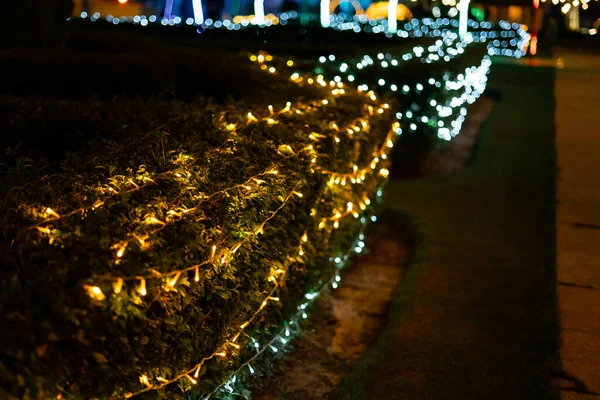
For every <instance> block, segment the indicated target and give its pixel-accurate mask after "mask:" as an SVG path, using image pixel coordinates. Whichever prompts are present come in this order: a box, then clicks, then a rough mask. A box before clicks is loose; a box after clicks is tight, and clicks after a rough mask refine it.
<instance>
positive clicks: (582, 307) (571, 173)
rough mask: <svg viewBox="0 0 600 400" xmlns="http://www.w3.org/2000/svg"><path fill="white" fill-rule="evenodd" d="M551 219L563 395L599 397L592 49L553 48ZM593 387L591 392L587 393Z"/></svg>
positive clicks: (599, 232) (598, 200) (597, 130)
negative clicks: (554, 236) (554, 227)
mask: <svg viewBox="0 0 600 400" xmlns="http://www.w3.org/2000/svg"><path fill="white" fill-rule="evenodd" d="M555 56H556V57H557V58H559V59H561V60H562V61H561V62H560V63H559V65H560V64H562V65H563V68H562V69H559V70H558V71H557V74H556V86H555V93H556V131H557V133H556V145H557V153H558V167H559V169H560V171H559V176H558V179H557V200H558V204H557V207H556V223H557V252H558V254H557V279H558V286H557V292H558V300H559V302H558V307H559V312H560V326H561V331H560V337H561V341H562V347H561V351H560V353H561V360H562V369H563V371H564V372H565V376H564V379H562V380H559V381H557V383H558V384H559V386H560V387H561V388H562V389H563V390H561V398H562V399H565V400H588V399H600V54H597V55H595V56H593V55H589V54H588V55H586V54H584V53H574V52H565V51H564V50H562V51H561V50H559V51H558V52H557V53H556V54H555ZM594 394H595V395H594Z"/></svg>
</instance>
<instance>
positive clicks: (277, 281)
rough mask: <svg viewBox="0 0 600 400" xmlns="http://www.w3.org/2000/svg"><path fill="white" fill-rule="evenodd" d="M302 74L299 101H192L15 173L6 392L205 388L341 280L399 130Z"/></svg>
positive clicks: (270, 65)
mask: <svg viewBox="0 0 600 400" xmlns="http://www.w3.org/2000/svg"><path fill="white" fill-rule="evenodd" d="M252 60H254V61H255V62H256V63H255V64H254V65H256V66H258V65H261V68H262V69H264V70H265V71H264V73H265V74H271V76H277V75H279V74H280V71H281V73H282V75H281V77H282V78H285V79H287V78H288V77H289V76H290V75H291V74H292V72H291V71H289V68H288V67H287V65H291V64H293V61H289V64H288V62H286V60H281V61H278V62H276V60H273V59H272V57H271V56H270V55H267V54H260V55H254V56H253V57H252ZM292 80H293V81H295V82H296V83H297V85H298V86H299V87H300V88H302V91H303V92H302V96H303V97H304V99H302V97H300V96H298V95H296V97H295V98H290V99H289V101H278V102H273V104H272V105H269V106H268V107H265V105H264V104H261V103H264V102H265V100H267V99H262V101H257V102H256V104H247V103H243V102H239V101H238V102H226V103H223V104H215V103H212V102H210V101H206V100H204V101H203V100H198V101H197V102H196V103H193V104H187V105H181V107H180V108H179V109H178V111H177V116H176V117H175V118H174V119H173V120H167V121H162V122H163V123H162V126H161V127H158V126H156V127H155V128H154V129H149V130H147V131H145V132H144V131H142V132H140V131H136V130H128V129H127V128H125V129H122V130H121V131H120V133H121V135H119V134H117V135H113V136H112V137H108V138H106V137H100V138H92V139H90V140H89V141H88V142H85V145H84V146H82V147H80V148H79V150H78V153H67V155H66V158H65V159H64V160H63V161H62V163H61V164H60V166H59V167H57V166H52V163H46V162H44V160H43V159H40V160H34V159H31V158H24V159H23V158H21V159H19V160H18V162H16V163H15V166H12V167H8V168H5V169H4V170H3V172H2V176H1V181H2V184H1V185H2V190H3V193H5V196H4V197H3V198H2V199H1V201H2V207H1V208H0V210H1V211H0V226H2V228H1V232H2V241H1V242H0V257H1V258H2V260H3V265H4V267H3V269H2V271H1V277H2V282H3V285H2V289H1V292H0V293H1V294H0V296H1V297H0V307H1V308H0V311H1V312H0V324H1V325H2V326H3V327H10V328H9V329H3V330H2V333H1V334H0V335H1V336H0V337H1V339H2V340H1V344H0V376H1V377H2V390H3V391H4V392H3V396H7V397H10V396H13V397H20V398H50V397H56V396H59V397H60V398H127V397H131V396H133V395H141V396H140V397H144V396H145V397H144V398H146V397H148V398H182V397H183V396H184V395H186V396H187V394H189V393H191V394H192V395H198V396H199V395H202V396H205V395H206V394H208V393H211V392H213V391H215V390H218V389H219V387H220V386H221V385H222V383H223V382H227V381H229V382H231V381H230V380H231V374H232V372H233V371H236V370H237V369H239V367H240V365H243V363H244V362H245V361H247V360H248V359H249V358H250V357H255V355H256V350H254V349H255V344H258V343H265V342H266V343H270V342H268V340H270V339H268V338H271V337H273V334H274V332H280V331H281V329H291V326H290V325H289V324H290V323H291V322H293V318H295V316H296V315H298V312H299V309H298V305H299V304H302V305H304V304H305V301H306V298H307V297H305V296H307V293H308V294H310V293H313V295H316V293H318V291H319V290H320V288H321V287H322V286H323V284H324V283H326V282H335V279H334V281H332V280H331V279H332V277H335V276H336V275H335V271H336V269H337V267H339V265H340V263H341V261H340V257H343V254H344V251H345V250H344V249H347V248H348V246H349V245H350V244H351V243H352V239H351V238H352V237H354V235H356V233H357V232H358V231H359V227H360V226H362V225H363V223H364V221H365V219H364V216H365V213H366V212H368V208H369V204H370V203H371V200H370V199H374V198H375V197H376V193H377V192H378V190H379V188H380V187H381V185H382V184H383V182H384V181H385V178H386V177H387V173H388V171H387V167H388V166H389V158H388V157H387V154H388V153H389V151H390V150H391V146H392V145H393V140H394V138H395V137H396V131H397V129H398V126H399V125H398V123H397V122H394V119H395V117H394V115H393V113H392V111H391V109H392V107H393V104H391V103H390V104H385V103H384V102H382V101H380V100H378V99H377V98H376V96H375V95H374V94H373V93H372V92H369V93H361V92H356V91H354V90H352V89H349V88H348V87H345V86H343V87H342V85H339V86H338V85H336V84H335V83H333V82H325V81H323V80H322V79H320V78H318V77H311V76H309V75H293V77H292ZM273 82H274V83H273V87H270V88H268V89H269V90H273V91H276V90H282V91H283V92H284V93H285V90H291V89H290V88H289V85H288V86H285V85H284V84H277V82H278V81H277V79H274V80H273ZM290 84H291V82H290ZM278 85H279V86H278ZM297 92H298V91H297V90H296V93H297ZM290 93H293V91H290ZM275 97H277V96H275ZM73 111H74V112H80V111H81V110H73ZM84 119H85V118H84ZM82 149H85V151H84V150H82ZM344 259H345V257H344ZM332 260H333V261H332ZM311 297H312V296H311ZM301 314H302V313H301Z"/></svg>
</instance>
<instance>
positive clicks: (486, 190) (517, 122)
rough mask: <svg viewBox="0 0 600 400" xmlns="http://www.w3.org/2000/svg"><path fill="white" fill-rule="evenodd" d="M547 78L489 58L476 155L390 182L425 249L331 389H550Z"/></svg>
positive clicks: (480, 394)
mask: <svg viewBox="0 0 600 400" xmlns="http://www.w3.org/2000/svg"><path fill="white" fill-rule="evenodd" d="M553 80H554V70H553V69H552V68H531V67H523V66H515V65H494V66H493V67H492V77H491V82H490V86H491V87H495V88H497V89H499V90H501V91H502V93H503V99H502V101H501V102H500V103H499V104H498V106H497V107H496V109H495V110H494V111H493V112H492V115H491V117H490V119H489V120H488V122H487V123H486V124H485V125H484V128H483V131H482V138H481V143H480V145H479V149H478V151H477V155H478V159H477V160H476V161H475V163H474V164H473V165H472V166H471V167H469V168H467V169H466V170H464V171H462V172H460V173H457V174H455V175H451V176H447V177H440V178H430V179H423V180H418V181H392V182H391V183H390V184H389V186H388V188H387V191H386V197H385V201H386V202H387V204H388V205H390V206H391V207H392V208H395V209H398V210H406V211H408V212H409V213H411V214H413V215H416V216H417V217H418V218H419V219H420V220H421V221H422V224H423V226H424V229H426V230H428V231H429V232H430V235H431V239H430V243H429V247H428V249H429V250H428V251H429V254H427V259H426V260H425V261H424V262H420V260H417V263H416V265H415V266H414V267H413V268H412V269H411V270H409V271H408V275H407V277H406V279H405V281H404V283H403V284H402V285H401V287H400V288H399V291H398V293H397V294H396V297H395V299H394V304H393V306H392V311H391V313H392V319H391V321H390V323H389V325H388V326H387V327H386V328H385V329H384V331H383V333H382V335H381V336H380V338H379V339H378V341H377V343H376V344H375V345H374V347H373V348H372V350H371V352H370V354H369V356H368V358H367V359H366V360H365V361H364V362H363V363H362V364H361V365H359V367H358V368H356V370H355V371H354V373H353V374H352V376H350V377H349V378H348V379H347V381H346V382H345V384H344V385H343V386H342V388H341V390H340V391H339V392H338V393H337V395H336V396H334V397H333V398H335V399H336V400H338V399H349V398H352V399H377V400H386V399H390V400H391V399H394V400H396V399H401V400H422V399H435V400H445V399H451V400H458V399H460V400H467V399H473V400H494V399H502V400H504V399H506V400H519V399H527V400H542V399H557V398H558V392H557V391H556V390H555V389H554V387H553V385H552V373H553V372H554V373H556V371H558V370H559V367H558V365H559V361H558V356H557V354H558V346H559V339H558V332H559V328H558V316H557V304H556V269H555V221H554V217H555V204H554V190H555V188H554V183H555V176H554V171H555V168H554V165H555V158H554V156H555V154H554V94H553V85H552V82H553ZM599 154H600V153H599ZM597 157H598V156H597ZM596 215H600V214H598V213H597V214H596ZM577 222H582V223H584V222H590V219H588V218H586V219H582V220H581V221H580V220H577ZM597 222H598V220H596V223H597ZM598 233H599V234H600V231H598ZM598 250H600V249H597V251H598ZM596 326H600V324H596Z"/></svg>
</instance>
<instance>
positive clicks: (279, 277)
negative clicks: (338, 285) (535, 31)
mask: <svg viewBox="0 0 600 400" xmlns="http://www.w3.org/2000/svg"><path fill="white" fill-rule="evenodd" d="M272 59H273V57H272V56H270V55H265V54H259V55H258V56H255V60H256V61H258V62H264V60H266V61H271V60H272ZM288 65H289V64H288ZM292 65H293V63H292ZM273 72H274V71H273ZM295 81H297V83H299V82H301V81H302V80H301V79H300V77H297V78H295ZM307 81H308V80H307ZM312 81H313V82H316V83H318V84H321V85H322V86H326V82H325V81H324V80H323V78H322V77H320V76H318V77H317V78H316V79H313V80H312ZM331 83H332V82H330V84H331ZM309 84H310V83H309ZM342 94H343V93H342ZM366 96H367V97H368V98H369V99H370V100H372V101H375V99H376V98H375V96H374V95H373V94H372V93H367V94H366ZM322 104H327V102H326V101H323V102H322ZM387 108H389V106H388V105H387V104H384V105H381V106H380V107H379V108H378V109H377V110H381V112H379V111H375V109H374V108H372V106H371V108H369V107H366V109H367V110H368V111H369V112H368V114H369V116H371V117H372V116H375V115H378V114H383V111H384V110H385V109H387ZM284 110H285V111H284ZM290 110H291V107H290V104H289V103H288V104H287V105H286V108H285V109H283V110H282V111H280V112H279V113H281V112H288V111H290ZM268 111H269V115H271V116H272V115H274V114H275V112H274V110H273V108H272V106H269V107H268ZM296 111H298V110H296ZM366 118H367V116H365V117H363V119H361V120H357V121H354V122H353V123H352V125H350V126H349V127H348V128H347V133H348V134H349V135H353V134H354V132H359V131H360V130H361V128H360V127H359V126H358V124H360V125H361V126H362V129H365V128H367V127H368V126H369V122H368V120H367V119H366ZM262 120H265V121H266V122H267V123H269V124H270V125H273V124H274V123H275V119H273V118H272V117H266V119H262ZM269 120H271V121H272V122H269ZM258 121H260V119H258V118H256V117H254V115H252V114H251V113H248V121H247V123H248V124H249V123H255V122H258ZM231 125H232V124H226V125H225V127H230V126H231ZM228 130H235V126H234V127H233V129H228ZM394 132H395V126H394V127H393V128H392V130H390V133H388V136H387V137H386V140H385V142H384V145H382V146H381V148H380V149H379V150H378V151H376V152H375V153H374V158H373V159H372V161H371V163H370V164H369V166H368V167H364V168H358V166H356V165H355V166H354V168H353V171H352V173H343V174H341V173H336V172H332V171H327V170H323V169H320V168H319V167H318V166H316V165H315V168H314V169H313V172H319V173H321V174H323V175H331V177H332V178H333V181H334V183H336V180H337V181H338V182H337V183H341V182H342V180H344V179H350V180H352V179H353V180H354V181H353V183H357V182H359V181H363V180H364V179H365V176H366V174H367V173H369V172H370V171H371V170H374V169H375V168H376V167H377V165H378V163H379V162H380V160H382V159H386V158H387V154H388V153H389V151H390V149H391V148H392V146H393V137H394V136H393V133H394ZM317 135H318V134H317ZM315 138H316V139H317V140H318V139H319V138H318V137H317V136H315V137H314V138H311V139H315ZM336 142H338V140H336ZM288 147H289V146H288ZM289 151H291V152H292V153H294V150H293V149H291V148H290V149H289ZM302 151H309V152H314V148H313V147H312V146H309V147H306V148H304V149H302ZM384 171H387V169H385V168H381V169H380V171H379V172H380V174H381V175H382V176H384V177H385V176H387V173H386V172H384ZM271 173H274V174H277V170H272V172H271ZM330 179H331V178H330ZM340 179H341V180H340ZM251 180H254V182H256V183H258V182H259V181H260V180H258V178H256V177H252V178H251ZM247 182H248V181H247ZM330 182H331V180H330ZM237 186H240V187H244V188H245V186H247V185H246V184H241V185H237ZM296 186H297V185H296ZM294 196H297V197H302V196H303V194H302V193H301V192H299V191H298V190H296V189H295V188H294V189H293V190H291V191H290V192H289V193H288V194H287V196H286V197H285V198H284V199H283V202H282V204H281V205H280V206H279V207H278V208H277V209H275V210H274V211H273V212H272V213H271V214H270V215H269V217H267V218H266V219H265V220H264V221H263V222H262V223H261V224H260V225H259V226H258V227H257V228H256V229H254V230H253V231H252V232H251V233H250V234H249V235H247V236H246V237H245V238H244V239H243V240H242V241H241V242H238V243H237V244H236V245H233V246H231V247H229V248H226V249H225V250H223V251H221V252H218V251H217V250H218V247H217V246H216V245H213V246H212V249H211V257H210V259H209V260H206V261H204V262H202V263H200V264H197V265H194V266H191V267H188V268H184V269H181V270H177V271H170V272H167V273H160V272H158V271H152V274H151V275H147V276H136V277H113V276H104V277H100V278H101V279H100V280H103V279H104V280H105V279H108V280H113V279H114V280H117V281H118V282H120V284H121V285H122V283H123V281H124V280H137V281H139V285H138V288H137V290H138V292H139V293H140V294H141V295H142V296H143V295H146V293H147V289H146V279H153V278H163V279H166V281H165V282H166V285H167V288H173V287H174V286H175V285H176V283H177V281H178V280H179V278H180V277H181V275H182V274H183V273H185V272H187V271H191V270H194V273H195V281H198V280H199V267H200V266H202V265H205V264H208V263H211V262H215V260H216V259H218V258H219V257H220V259H221V261H222V262H226V261H227V260H231V258H232V256H233V254H235V252H236V251H237V250H238V249H239V248H240V247H241V246H242V245H243V244H245V243H246V242H247V241H248V240H250V239H251V238H253V237H256V236H258V235H259V234H261V233H262V232H263V228H264V226H265V225H266V224H267V223H268V221H269V220H271V219H272V218H274V217H275V215H276V214H277V213H278V212H279V211H280V210H281V209H283V208H284V207H285V206H286V205H287V204H288V202H289V201H290V199H291V198H293V197H294ZM369 203H370V200H369V199H368V197H367V195H366V193H364V194H363V198H362V199H361V200H360V201H358V202H357V205H358V207H359V208H360V209H361V210H365V209H366V206H367V205H368V204H369ZM313 211H314V209H313ZM347 215H353V216H355V217H357V216H358V213H357V211H356V209H355V204H354V203H353V202H347V205H346V210H345V211H343V212H338V211H336V210H334V212H333V216H332V217H325V218H322V219H321V222H323V221H331V220H333V221H334V228H337V227H338V226H339V220H340V219H341V218H343V217H344V216H347ZM311 216H312V217H315V218H316V215H315V214H314V213H313V212H311ZM152 218H154V217H150V219H151V222H156V223H161V224H166V223H167V222H163V221H154V220H153V219H152ZM319 228H321V226H319ZM159 229H160V228H159ZM144 240H145V239H144ZM307 242H308V234H307V232H304V233H303V235H302V236H301V237H300V238H299V245H298V249H297V256H293V257H288V259H287V262H286V263H285V264H284V265H283V268H277V269H276V270H275V271H272V273H271V274H270V275H269V276H268V277H267V281H269V282H272V283H273V287H272V288H271V289H270V290H269V291H268V293H267V294H266V296H265V297H264V299H263V301H262V302H261V303H260V306H259V307H258V308H257V309H256V310H255V312H254V313H253V314H252V315H251V316H250V318H249V319H248V320H246V321H245V322H244V323H242V324H241V325H239V329H238V331H237V332H236V333H235V334H234V335H233V336H232V337H231V339H229V340H226V341H225V342H224V343H223V344H222V345H220V346H219V347H218V348H217V350H215V351H214V352H213V353H212V354H211V355H210V356H207V357H204V358H203V359H202V360H200V362H199V363H198V364H196V365H194V366H193V368H191V369H189V370H186V371H183V372H182V373H180V374H179V375H177V376H175V377H173V378H171V379H165V378H163V377H157V378H156V380H157V381H158V382H160V383H159V384H152V383H151V382H150V380H149V378H148V376H147V375H142V376H141V377H140V382H141V383H143V384H144V385H145V386H146V387H145V388H144V389H142V390H140V391H137V392H134V393H127V394H126V395H125V397H126V398H129V397H133V396H136V395H139V394H142V393H144V392H147V391H150V390H159V389H161V388H163V387H165V386H166V385H168V384H171V383H173V382H176V381H178V380H180V379H183V378H186V379H188V380H189V381H190V382H191V383H192V384H196V383H197V380H196V379H197V378H198V376H199V373H200V371H201V368H202V366H203V365H204V363H205V362H206V361H208V360H211V359H213V358H214V357H227V354H228V352H227V350H226V348H227V347H233V348H234V349H239V348H240V345H239V344H237V343H236V342H237V340H238V338H239V336H240V334H242V333H244V331H245V329H246V328H247V327H248V326H250V324H251V323H252V322H253V321H254V320H255V319H256V317H257V316H258V315H259V314H260V313H261V312H262V310H263V309H264V308H265V307H266V306H267V305H268V303H269V302H278V301H279V297H278V296H276V295H275V294H276V291H277V290H278V289H279V288H280V286H281V284H282V283H283V281H284V279H285V276H286V274H287V272H288V269H289V266H290V265H291V264H293V263H294V262H297V261H298V258H297V257H298V256H299V257H302V256H304V255H305V252H304V249H303V247H302V244H303V243H307ZM118 246H121V247H118V251H117V257H121V256H122V255H123V252H124V250H125V248H126V245H125V246H123V244H122V243H121V244H119V245H118ZM121 249H122V251H121ZM119 254H120V255H119ZM88 290H89V291H90V292H91V293H92V294H97V292H98V291H100V293H102V292H101V290H100V288H99V287H97V286H91V287H90V289H88Z"/></svg>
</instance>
